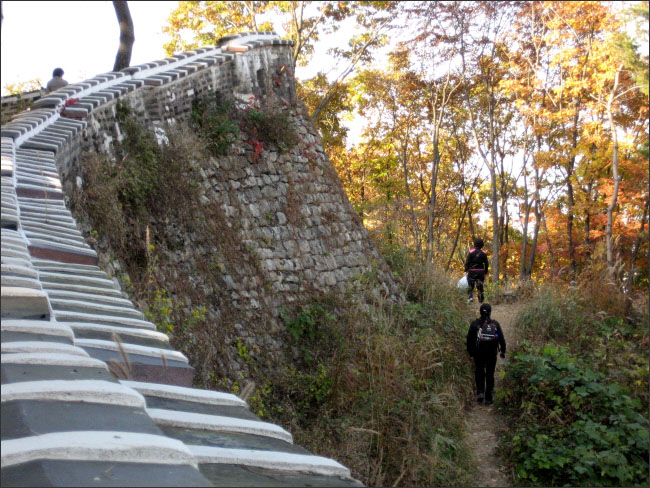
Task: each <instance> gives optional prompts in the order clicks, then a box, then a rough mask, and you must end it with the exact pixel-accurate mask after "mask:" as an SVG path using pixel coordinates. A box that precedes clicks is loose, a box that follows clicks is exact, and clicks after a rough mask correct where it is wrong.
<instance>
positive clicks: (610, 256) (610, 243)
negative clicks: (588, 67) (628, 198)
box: [605, 66, 623, 271]
mask: <svg viewBox="0 0 650 488" xmlns="http://www.w3.org/2000/svg"><path fill="white" fill-rule="evenodd" d="M621 69H623V66H619V68H618V70H617V71H616V76H615V77H614V86H613V87H612V91H611V92H610V94H609V100H608V101H607V116H608V117H609V127H610V130H611V131H612V142H613V143H614V149H613V151H612V178H613V179H614V190H613V191H612V199H611V201H610V202H609V206H608V207H607V229H606V231H605V236H606V242H607V267H608V268H609V269H610V271H611V270H612V269H613V267H614V239H613V237H612V227H613V224H614V209H615V208H616V201H617V199H618V187H619V184H620V178H619V176H618V135H617V134H616V124H615V122H614V113H613V109H612V103H613V102H614V96H615V94H616V90H617V88H618V80H619V75H620V73H621Z"/></svg>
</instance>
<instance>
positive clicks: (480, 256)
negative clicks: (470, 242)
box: [465, 248, 489, 274]
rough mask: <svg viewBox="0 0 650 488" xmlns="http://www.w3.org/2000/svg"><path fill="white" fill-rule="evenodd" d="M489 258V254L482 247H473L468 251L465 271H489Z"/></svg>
mask: <svg viewBox="0 0 650 488" xmlns="http://www.w3.org/2000/svg"><path fill="white" fill-rule="evenodd" d="M488 268H489V265H488V259H487V254H485V252H484V251H483V250H481V249H476V248H474V249H472V250H471V251H470V252H469V253H467V258H466V259H465V271H466V272H470V273H477V272H478V273H481V272H482V273H485V274H487V272H488Z"/></svg>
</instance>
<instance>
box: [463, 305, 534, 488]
mask: <svg viewBox="0 0 650 488" xmlns="http://www.w3.org/2000/svg"><path fill="white" fill-rule="evenodd" d="M522 306H523V304H522V303H503V304H498V305H493V306H492V317H493V318H494V319H495V320H497V321H498V322H499V323H500V324H501V328H502V329H503V335H504V336H505V338H506V344H507V350H508V353H507V354H506V358H505V359H501V358H500V357H499V358H498V362H497V369H496V372H495V375H494V378H495V386H494V387H495V390H498V389H499V386H500V375H499V372H500V371H502V370H503V366H504V363H506V362H507V361H508V356H509V355H510V354H511V353H512V351H514V350H515V349H516V347H517V342H518V341H517V337H516V333H515V330H514V326H513V324H514V321H515V318H516V317H517V313H518V312H519V309H520V308H521V307H522ZM475 308H477V307H475ZM476 312H478V308H477V310H476ZM476 316H477V317H478V313H476ZM502 425H503V419H502V418H501V417H500V415H499V414H498V413H497V411H496V410H495V408H494V406H493V405H491V406H484V405H479V404H476V403H475V404H474V405H473V406H472V407H471V409H470V410H469V412H468V414H467V426H466V429H467V443H468V445H469V447H470V449H471V451H472V454H473V456H474V466H475V467H476V473H477V479H476V483H475V486H512V480H511V477H510V476H509V475H508V473H507V472H506V470H505V467H504V466H503V465H502V462H501V459H500V458H499V456H498V453H497V452H496V449H497V445H498V442H499V435H498V432H499V430H500V428H501V427H502Z"/></svg>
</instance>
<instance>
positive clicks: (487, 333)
mask: <svg viewBox="0 0 650 488" xmlns="http://www.w3.org/2000/svg"><path fill="white" fill-rule="evenodd" d="M498 339H499V333H498V332H497V324H495V323H494V322H492V321H491V320H489V321H487V322H483V323H482V324H481V326H480V327H479V328H478V332H477V333H476V347H477V348H478V347H480V345H481V343H482V342H483V343H491V342H494V341H496V340H498Z"/></svg>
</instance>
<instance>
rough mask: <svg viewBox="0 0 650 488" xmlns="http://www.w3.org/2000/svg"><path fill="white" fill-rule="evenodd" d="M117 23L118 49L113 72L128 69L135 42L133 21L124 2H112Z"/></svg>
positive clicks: (121, 0)
mask: <svg viewBox="0 0 650 488" xmlns="http://www.w3.org/2000/svg"><path fill="white" fill-rule="evenodd" d="M113 7H115V14H116V15H117V22H118V23H119V24H120V47H119V48H118V49H117V56H115V64H114V65H113V71H119V70H121V69H124V68H128V67H129V65H130V64H131V53H132V51H133V43H134V42H135V32H134V30H133V20H131V12H130V11H129V5H128V3H127V2H126V0H113Z"/></svg>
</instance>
